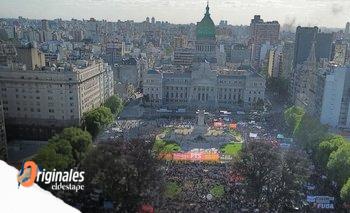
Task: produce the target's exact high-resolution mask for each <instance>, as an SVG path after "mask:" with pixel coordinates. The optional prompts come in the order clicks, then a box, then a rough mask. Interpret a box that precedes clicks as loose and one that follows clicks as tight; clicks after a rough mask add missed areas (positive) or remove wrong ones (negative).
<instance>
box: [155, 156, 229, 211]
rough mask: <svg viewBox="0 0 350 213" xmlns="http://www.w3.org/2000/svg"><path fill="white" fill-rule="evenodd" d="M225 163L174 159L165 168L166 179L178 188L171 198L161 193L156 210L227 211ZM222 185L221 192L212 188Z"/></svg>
mask: <svg viewBox="0 0 350 213" xmlns="http://www.w3.org/2000/svg"><path fill="white" fill-rule="evenodd" d="M228 166H229V165H228V164H222V163H189V162H187V163H186V162H173V163H170V165H168V167H167V169H166V171H165V177H166V183H169V182H175V183H177V184H178V186H179V187H180V188H181V190H180V193H179V194H177V195H176V196H175V197H173V198H168V197H166V196H165V197H164V199H163V201H162V205H161V207H160V209H159V212H190V211H191V212H226V211H227V210H228V207H229V199H228V198H229V194H228V190H229V188H227V186H228V180H229V177H228V174H229V173H228V170H229V169H228ZM215 186H223V188H224V192H223V195H222V196H218V197H215V195H212V194H211V189H213V187H215Z"/></svg>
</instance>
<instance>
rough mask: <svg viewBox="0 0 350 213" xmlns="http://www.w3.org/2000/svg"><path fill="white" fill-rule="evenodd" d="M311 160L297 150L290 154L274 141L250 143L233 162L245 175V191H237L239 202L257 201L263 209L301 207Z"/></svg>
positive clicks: (238, 171) (237, 169) (239, 173)
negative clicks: (275, 144)
mask: <svg viewBox="0 0 350 213" xmlns="http://www.w3.org/2000/svg"><path fill="white" fill-rule="evenodd" d="M305 162H307V160H306V159H305V158H304V157H303V154H300V153H298V152H297V151H296V150H291V151H289V152H287V153H283V152H281V150H280V149H279V148H277V147H275V146H274V145H273V144H272V143H270V142H249V143H248V144H247V145H246V146H244V148H243V149H242V151H241V152H240V153H239V154H238V156H237V157H236V158H234V161H233V172H234V173H235V174H238V175H239V176H241V177H242V178H243V184H242V186H243V190H233V191H234V193H238V196H236V197H240V199H239V200H237V202H246V203H253V204H254V208H259V209H260V210H262V211H282V210H283V209H284V208H287V207H294V206H300V205H301V203H302V200H303V197H302V196H301V194H302V190H303V184H304V183H305V181H306V179H307V177H308V172H307V166H308V165H307V163H305Z"/></svg>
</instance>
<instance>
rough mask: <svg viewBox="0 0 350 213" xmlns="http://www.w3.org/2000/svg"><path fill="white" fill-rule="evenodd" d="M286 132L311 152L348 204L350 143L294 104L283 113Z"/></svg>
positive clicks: (349, 196) (349, 191) (314, 159)
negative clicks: (287, 129) (286, 127)
mask: <svg viewBox="0 0 350 213" xmlns="http://www.w3.org/2000/svg"><path fill="white" fill-rule="evenodd" d="M284 117H285V121H286V124H287V126H288V127H289V131H290V132H289V133H290V134H291V135H292V136H293V137H294V138H295V139H296V141H297V142H298V144H299V145H300V146H301V147H303V148H304V149H305V150H307V152H308V153H309V154H310V156H311V158H312V159H313V161H314V163H315V165H316V166H318V167H319V168H320V169H321V170H322V171H323V172H324V173H326V174H327V176H329V177H330V178H331V179H332V180H334V181H335V182H336V183H337V184H338V185H339V186H340V187H341V191H340V195H341V198H342V200H343V201H344V202H347V203H350V142H349V141H347V140H346V139H345V138H344V137H342V136H340V135H333V134H330V133H329V132H328V129H327V127H326V126H324V125H322V124H321V123H320V122H319V121H318V120H316V119H315V118H314V117H311V116H309V115H308V114H306V113H305V112H304V110H303V109H302V108H300V107H296V106H293V107H291V108H289V109H287V110H286V111H285V113H284Z"/></svg>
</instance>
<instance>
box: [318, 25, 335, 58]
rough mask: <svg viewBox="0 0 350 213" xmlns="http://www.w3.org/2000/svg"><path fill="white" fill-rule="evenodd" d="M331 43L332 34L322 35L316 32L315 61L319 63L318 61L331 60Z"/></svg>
mask: <svg viewBox="0 0 350 213" xmlns="http://www.w3.org/2000/svg"><path fill="white" fill-rule="evenodd" d="M332 42H333V34H332V33H322V32H318V33H317V35H316V47H315V48H316V50H315V51H316V59H317V61H320V59H326V60H328V61H329V60H330V59H331V53H332Z"/></svg>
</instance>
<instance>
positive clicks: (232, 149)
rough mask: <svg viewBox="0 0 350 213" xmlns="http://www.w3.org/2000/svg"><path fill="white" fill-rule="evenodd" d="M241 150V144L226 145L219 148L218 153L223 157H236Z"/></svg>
mask: <svg viewBox="0 0 350 213" xmlns="http://www.w3.org/2000/svg"><path fill="white" fill-rule="evenodd" d="M241 149H242V143H228V144H225V145H224V146H222V147H221V149H220V151H221V152H222V153H223V154H225V155H231V156H233V155H236V154H237V153H238V152H239V151H240V150H241Z"/></svg>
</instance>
